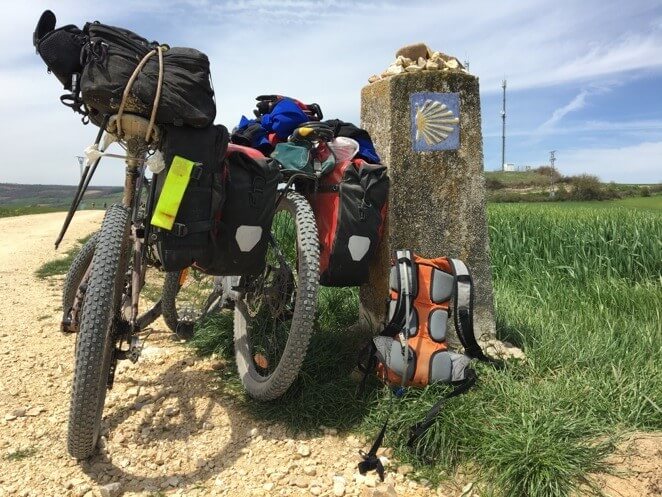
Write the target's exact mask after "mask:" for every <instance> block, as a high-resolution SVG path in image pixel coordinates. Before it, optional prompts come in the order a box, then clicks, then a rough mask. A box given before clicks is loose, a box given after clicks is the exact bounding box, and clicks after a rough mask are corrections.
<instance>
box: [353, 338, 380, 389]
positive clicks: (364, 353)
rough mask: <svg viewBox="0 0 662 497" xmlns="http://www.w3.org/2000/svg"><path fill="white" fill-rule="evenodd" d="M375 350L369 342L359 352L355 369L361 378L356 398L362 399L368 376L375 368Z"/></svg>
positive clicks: (373, 343)
mask: <svg viewBox="0 0 662 497" xmlns="http://www.w3.org/2000/svg"><path fill="white" fill-rule="evenodd" d="M376 350H377V347H376V346H375V342H374V341H372V340H370V342H369V343H368V344H366V346H365V347H363V348H362V349H361V351H360V352H359V360H358V364H357V369H358V370H359V371H360V372H361V373H363V377H362V378H361V382H360V383H359V386H358V387H357V388H356V395H357V397H363V394H364V393H365V387H366V384H367V381H368V376H370V375H371V374H372V373H373V372H374V371H375V368H376V367H377V358H376V357H375V352H376Z"/></svg>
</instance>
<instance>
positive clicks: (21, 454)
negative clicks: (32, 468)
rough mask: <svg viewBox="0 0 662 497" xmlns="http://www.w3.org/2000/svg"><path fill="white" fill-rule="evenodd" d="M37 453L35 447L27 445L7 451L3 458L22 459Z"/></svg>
mask: <svg viewBox="0 0 662 497" xmlns="http://www.w3.org/2000/svg"><path fill="white" fill-rule="evenodd" d="M36 453H37V449H35V448H34V447H28V448H25V449H18V450H15V451H13V452H9V453H8V454H6V455H5V459H6V460H7V461H22V460H23V459H27V458H28V457H31V456H33V455H35V454H36Z"/></svg>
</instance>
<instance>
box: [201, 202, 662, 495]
mask: <svg viewBox="0 0 662 497" xmlns="http://www.w3.org/2000/svg"><path fill="white" fill-rule="evenodd" d="M651 199H652V200H651ZM628 200H631V202H633V203H625V204H623V201H620V202H618V201H617V202H609V203H606V202H603V203H599V204H598V206H597V207H596V206H595V205H594V204H593V203H581V204H578V203H554V204H494V205H491V206H490V208H489V223H490V242H491V255H492V265H493V273H494V291H495V309H496V316H497V331H498V334H499V336H500V337H501V338H502V339H504V340H508V341H511V342H513V343H515V344H517V345H519V346H520V347H522V348H523V349H524V351H525V353H526V356H527V358H526V360H525V361H520V362H510V363H509V364H508V365H507V367H506V368H505V369H504V370H501V371H496V370H494V369H492V368H490V367H489V366H484V365H482V364H478V365H477V369H478V374H479V383H478V386H477V388H474V389H473V390H471V391H470V392H468V393H467V394H465V395H463V396H460V397H458V398H454V399H452V400H451V401H449V402H448V403H447V404H446V406H445V407H444V409H443V410H442V412H441V414H440V415H439V416H438V417H437V420H436V422H435V424H434V425H433V426H432V427H431V428H430V429H429V430H428V431H427V432H426V434H425V435H424V436H423V437H421V439H420V440H419V441H418V444H417V446H416V447H415V450H413V451H410V450H408V449H407V447H406V445H405V444H406V440H407V435H408V428H409V427H410V426H411V425H412V424H413V423H415V422H416V421H418V420H420V419H421V418H422V417H423V416H424V414H425V413H426V411H427V410H428V409H429V407H430V406H431V405H432V404H434V402H436V400H437V399H438V398H439V396H440V395H442V394H443V393H444V392H446V391H447V388H448V387H446V386H444V385H431V386H429V387H427V388H426V389H422V390H417V389H409V390H407V392H406V394H405V396H404V397H402V398H396V397H394V396H393V395H392V394H391V393H390V391H389V390H388V389H385V388H382V389H380V388H375V389H373V390H372V391H371V393H370V394H369V395H368V396H367V397H366V398H360V397H356V396H355V388H356V384H355V383H354V382H353V381H352V380H350V379H349V378H348V374H349V372H350V371H351V369H352V367H353V365H354V361H355V357H356V350H357V343H360V342H361V338H362V337H357V336H355V335H352V334H351V333H349V331H348V328H349V325H350V324H351V323H352V322H354V320H355V319H356V317H357V307H356V306H357V303H356V301H357V297H356V293H353V292H352V291H350V290H333V289H324V292H323V294H322V295H321V296H320V306H319V318H318V324H317V328H316V331H315V335H314V337H313V341H312V342H311V346H310V348H309V353H308V356H307V358H306V363H305V364H304V369H303V372H302V375H301V378H300V379H299V380H297V383H296V384H295V386H294V387H293V388H292V389H291V390H290V391H288V393H287V394H286V395H285V397H284V398H282V399H279V400H278V401H275V402H272V403H258V402H254V401H251V400H250V399H248V398H246V397H245V396H244V395H243V394H241V393H237V392H240V391H241V389H240V388H239V382H238V380H237V378H236V376H234V373H233V372H232V370H229V371H226V372H225V376H226V378H228V379H229V380H230V384H231V385H233V387H232V388H233V390H232V391H233V392H234V393H235V394H237V395H239V396H240V397H241V398H242V399H244V402H245V405H246V406H247V407H248V408H249V409H250V411H251V412H252V413H255V415H256V416H258V417H264V418H266V419H273V420H280V421H283V422H285V423H287V424H288V425H290V426H291V427H293V428H295V429H308V428H310V427H315V426H316V425H320V424H323V425H326V426H337V427H340V428H345V429H354V430H360V431H363V432H365V433H368V434H372V435H374V434H376V432H377V431H378V429H379V428H380V427H381V425H382V424H383V422H384V421H385V420H386V419H387V418H389V426H390V429H389V430H388V432H387V437H386V442H387V444H388V445H390V446H393V447H395V449H396V455H397V457H398V458H399V459H400V460H402V461H408V462H411V463H413V464H414V465H415V467H416V471H417V472H416V476H417V477H420V478H426V479H428V480H430V481H433V482H438V481H440V480H441V479H443V478H446V477H448V476H451V475H452V474H453V472H454V471H455V470H457V469H461V470H462V471H463V472H464V473H470V477H471V478H472V479H475V480H476V481H479V482H480V486H481V487H482V489H483V492H481V495H483V494H485V495H494V496H501V495H503V496H535V497H547V496H550V497H551V496H568V495H571V494H573V493H574V492H576V491H577V490H578V489H579V488H580V487H581V488H582V490H583V491H587V490H590V489H591V482H590V481H589V480H587V475H588V474H590V473H593V472H596V471H604V470H608V469H609V468H608V467H607V465H606V463H605V462H604V461H605V457H606V455H608V454H609V453H610V452H611V451H612V450H613V447H614V445H615V443H616V442H617V440H618V437H619V436H620V435H622V434H624V433H626V432H628V431H632V430H662V407H661V406H662V368H660V367H659V358H660V356H661V353H662V325H661V323H662V309H661V308H660V302H662V236H661V234H662V211H660V210H656V209H655V208H654V207H651V205H653V206H654V205H656V202H655V200H656V198H655V197H651V198H647V199H628ZM609 204H611V205H609ZM625 207H634V208H625ZM219 319H220V320H221V321H220V322H216V323H213V324H209V325H208V326H207V327H205V328H204V329H203V330H201V332H200V333H199V334H198V336H197V338H196V339H195V341H194V345H196V346H197V347H199V350H200V351H201V353H210V352H212V351H214V352H217V353H219V354H220V355H222V356H225V357H227V358H231V357H232V335H231V326H232V317H231V316H230V315H224V316H222V317H221V318H219Z"/></svg>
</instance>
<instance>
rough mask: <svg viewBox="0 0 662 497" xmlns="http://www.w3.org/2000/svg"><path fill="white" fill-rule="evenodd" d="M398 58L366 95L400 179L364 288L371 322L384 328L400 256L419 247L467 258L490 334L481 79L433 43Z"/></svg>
mask: <svg viewBox="0 0 662 497" xmlns="http://www.w3.org/2000/svg"><path fill="white" fill-rule="evenodd" d="M397 55H398V58H397V60H396V62H395V63H394V64H393V65H391V66H390V67H389V68H388V69H387V70H386V71H385V72H384V73H382V75H381V76H372V77H371V78H370V80H369V81H370V82H371V83H370V84H369V85H368V86H366V87H364V88H363V90H362V92H361V122H362V126H363V127H364V128H365V129H366V130H367V131H368V132H369V133H370V135H371V136H372V139H373V141H374V142H375V146H376V147H377V150H378V152H379V153H380V155H381V158H382V161H383V163H384V164H386V165H387V167H388V171H389V176H390V178H391V189H390V194H389V215H388V220H387V223H386V229H385V233H384V239H383V242H382V244H381V249H380V251H379V254H378V255H377V257H375V261H374V262H373V263H372V267H371V270H370V279H369V281H368V283H367V284H365V285H364V286H363V287H361V322H362V324H363V325H369V326H371V327H372V328H373V329H374V330H376V329H377V327H378V326H379V324H380V323H382V322H383V320H384V313H385V309H386V307H385V298H386V296H387V295H388V268H389V260H390V254H391V253H392V252H393V250H396V249H402V248H409V249H412V250H414V251H415V252H416V253H419V254H420V255H422V256H425V257H439V256H444V255H445V256H450V257H454V258H459V259H462V260H464V261H465V262H466V263H467V265H468V266H469V269H470V270H471V272H472V275H473V280H474V288H475V315H474V323H475V327H476V330H475V331H476V336H477V337H478V338H482V339H483V340H486V339H489V338H492V337H493V336H494V334H495V326H494V310H493V303H492V272H491V268H490V258H489V238H488V230H487V219H486V212H485V181H484V176H483V143H482V134H481V127H480V126H481V120H480V96H479V91H478V79H477V78H476V77H474V76H472V75H470V74H468V72H467V71H466V70H465V69H464V68H463V67H462V65H461V64H460V63H459V62H458V61H457V59H455V58H453V57H449V56H447V55H445V54H441V53H439V52H432V51H430V50H429V49H428V48H427V46H425V45H423V44H419V45H412V46H410V47H405V48H403V49H401V50H400V51H399V52H398V54H397ZM451 328H452V327H451ZM449 331H451V330H449ZM453 335H454V334H453V333H451V336H453Z"/></svg>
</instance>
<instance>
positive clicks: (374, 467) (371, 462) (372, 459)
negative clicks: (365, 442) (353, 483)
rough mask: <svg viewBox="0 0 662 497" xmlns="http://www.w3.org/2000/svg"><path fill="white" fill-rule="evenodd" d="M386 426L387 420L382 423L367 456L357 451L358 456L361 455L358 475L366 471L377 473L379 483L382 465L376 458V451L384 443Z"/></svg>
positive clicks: (381, 475)
mask: <svg viewBox="0 0 662 497" xmlns="http://www.w3.org/2000/svg"><path fill="white" fill-rule="evenodd" d="M387 425H388V420H387V421H386V422H385V423H384V426H382V429H381V431H380V432H379V435H377V438H376V439H375V442H374V443H373V444H372V447H370V450H369V451H368V453H367V454H366V453H365V452H364V451H362V450H360V451H359V454H361V457H362V458H363V461H361V462H360V463H359V473H361V474H362V475H365V474H366V473H367V472H368V471H377V474H378V475H379V479H380V480H381V481H384V465H383V464H382V462H381V461H380V460H379V457H377V451H378V450H379V447H381V445H382V442H383V441H384V434H385V433H386V426H387Z"/></svg>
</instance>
